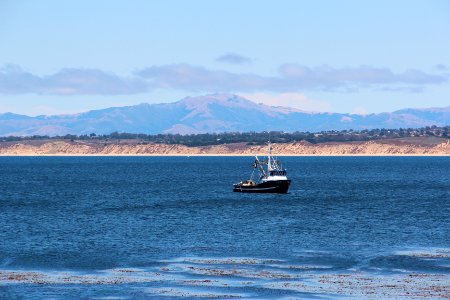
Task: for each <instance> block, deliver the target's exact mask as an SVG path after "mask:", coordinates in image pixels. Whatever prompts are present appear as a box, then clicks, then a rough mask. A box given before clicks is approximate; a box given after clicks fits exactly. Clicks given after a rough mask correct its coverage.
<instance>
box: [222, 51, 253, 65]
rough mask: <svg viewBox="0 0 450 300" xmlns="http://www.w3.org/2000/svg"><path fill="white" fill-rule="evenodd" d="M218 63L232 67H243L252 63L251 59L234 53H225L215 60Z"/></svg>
mask: <svg viewBox="0 0 450 300" xmlns="http://www.w3.org/2000/svg"><path fill="white" fill-rule="evenodd" d="M215 60H216V61H218V62H222V63H228V64H232V65H243V64H248V63H251V62H252V59H251V58H249V57H246V56H242V55H239V54H236V53H226V54H224V55H222V56H219V57H218V58H216V59H215Z"/></svg>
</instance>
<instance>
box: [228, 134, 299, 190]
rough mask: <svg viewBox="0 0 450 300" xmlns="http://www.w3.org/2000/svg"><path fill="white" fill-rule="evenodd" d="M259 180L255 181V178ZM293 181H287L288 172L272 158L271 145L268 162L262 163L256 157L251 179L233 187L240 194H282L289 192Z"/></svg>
mask: <svg viewBox="0 0 450 300" xmlns="http://www.w3.org/2000/svg"><path fill="white" fill-rule="evenodd" d="M255 177H256V178H257V179H254V178H255ZM290 184H291V180H289V179H287V176H286V170H285V169H283V166H282V165H281V162H280V161H279V160H278V159H277V158H276V157H273V156H272V147H271V145H270V143H269V154H268V156H267V160H265V161H261V160H260V159H259V158H258V156H255V162H254V163H253V172H252V175H251V176H250V179H248V180H245V181H241V182H239V183H236V184H234V185H233V192H240V193H280V194H285V193H287V192H288V189H289V185H290Z"/></svg>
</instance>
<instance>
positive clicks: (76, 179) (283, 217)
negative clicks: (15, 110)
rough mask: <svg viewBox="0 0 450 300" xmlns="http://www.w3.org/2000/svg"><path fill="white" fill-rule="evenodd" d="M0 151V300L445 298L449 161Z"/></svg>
mask: <svg viewBox="0 0 450 300" xmlns="http://www.w3.org/2000/svg"><path fill="white" fill-rule="evenodd" d="M282 161H283V162H284V165H285V166H286V167H287V171H288V177H289V178H290V179H291V180H292V185H291V188H290V191H289V193H288V194H285V195H269V194H267V195H265V194H240V193H233V192H232V184H233V183H235V182H239V181H241V180H243V179H247V178H248V176H249V175H250V173H251V163H252V162H253V159H252V158H251V157H0V298H1V299H39V298H45V299H80V298H81V299H133V298H139V299H145V298H152V299H154V298H161V299H179V298H182V297H183V298H193V299H194V298H225V299H231V298H250V299H252V298H254V299H281V298H284V299H299V298H311V299H320V298H333V297H336V298H340V297H344V298H348V297H353V298H376V299H379V298H388V299H392V298H428V297H434V298H445V297H450V287H449V282H450V225H449V224H450V157H284V158H282Z"/></svg>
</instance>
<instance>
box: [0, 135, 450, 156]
mask: <svg viewBox="0 0 450 300" xmlns="http://www.w3.org/2000/svg"><path fill="white" fill-rule="evenodd" d="M266 152H267V147H266V146H263V145H262V146H259V145H258V146H252V145H247V144H245V143H239V144H227V145H215V146H203V147H187V146H184V145H167V144H152V143H144V142H136V141H121V142H107V143H104V142H100V141H66V140H48V141H25V142H3V143H0V155H11V156H12V155H19V156H27V155H254V154H258V155H261V154H266ZM273 152H274V153H276V154H277V155H450V142H449V140H445V139H439V140H437V141H435V142H433V143H417V142H405V141H401V140H390V141H376V142H352V143H323V144H311V143H308V142H297V143H287V144H273Z"/></svg>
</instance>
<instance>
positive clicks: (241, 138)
mask: <svg viewBox="0 0 450 300" xmlns="http://www.w3.org/2000/svg"><path fill="white" fill-rule="evenodd" d="M408 137H439V138H450V126H444V127H438V126H429V127H428V126H427V127H423V128H400V129H366V130H340V131H337V130H331V131H320V132H299V131H296V132H283V131H270V132H267V131H263V132H224V133H202V134H188V135H181V134H155V135H149V134H143V133H139V134H135V133H125V132H123V133H119V132H113V133H111V134H106V135H97V134H95V133H91V134H89V135H71V134H67V135H64V136H53V137H50V136H41V135H34V136H26V137H19V136H7V137H1V138H0V141H1V142H14V141H29V140H98V141H120V140H136V141H140V142H143V143H146V142H149V143H157V144H177V145H185V146H190V147H195V146H209V145H222V144H232V143H243V142H244V143H247V144H248V145H263V144H264V143H267V141H268V140H269V139H270V141H271V142H273V143H295V142H300V141H307V142H309V143H312V144H318V143H326V142H365V141H376V140H384V139H396V138H408Z"/></svg>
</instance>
